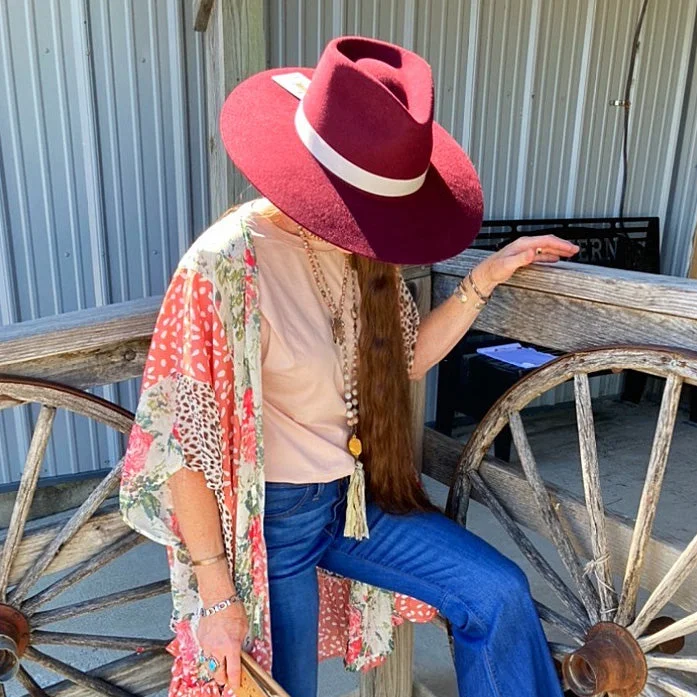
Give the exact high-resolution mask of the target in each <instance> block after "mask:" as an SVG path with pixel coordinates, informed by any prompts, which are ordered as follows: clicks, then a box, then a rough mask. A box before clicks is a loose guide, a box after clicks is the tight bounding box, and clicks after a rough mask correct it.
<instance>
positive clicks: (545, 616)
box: [535, 600, 586, 644]
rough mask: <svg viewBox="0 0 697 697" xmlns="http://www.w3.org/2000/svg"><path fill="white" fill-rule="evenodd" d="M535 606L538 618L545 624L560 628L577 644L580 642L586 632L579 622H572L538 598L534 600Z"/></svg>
mask: <svg viewBox="0 0 697 697" xmlns="http://www.w3.org/2000/svg"><path fill="white" fill-rule="evenodd" d="M535 608H536V609H537V614H538V615H539V616H540V619H541V620H542V621H543V622H546V623H547V624H550V625H552V626H553V627H556V628H557V629H559V630H561V631H562V632H564V634H566V635H567V636H570V637H571V638H572V639H575V640H576V641H577V642H578V643H579V644H580V643H582V638H583V636H584V635H585V633H586V632H585V630H584V628H583V627H582V626H581V625H580V624H578V623H577V622H574V620H571V619H569V618H568V617H565V616H564V615H562V614H560V613H559V612H557V611H556V610H552V608H550V607H547V606H546V605H545V604H544V603H541V602H539V601H538V600H536V601H535Z"/></svg>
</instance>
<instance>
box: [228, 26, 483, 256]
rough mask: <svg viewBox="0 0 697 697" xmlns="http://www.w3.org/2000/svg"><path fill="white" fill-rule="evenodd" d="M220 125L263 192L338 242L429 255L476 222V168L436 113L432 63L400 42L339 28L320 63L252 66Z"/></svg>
mask: <svg viewBox="0 0 697 697" xmlns="http://www.w3.org/2000/svg"><path fill="white" fill-rule="evenodd" d="M220 130H221V135H222V138H223V142H224V144H225V147H226V149H227V152H228V154H229V155H230V158H231V159H232V161H233V162H234V163H235V164H236V165H237V167H238V168H239V169H240V170H241V171H242V173H243V174H244V175H245V176H246V177H247V178H248V179H249V181H250V182H251V183H252V184H253V185H254V186H255V187H256V188H257V189H258V190H259V191H260V192H261V193H262V194H263V195H264V196H266V197H267V198H268V199H269V200H270V201H271V202H272V203H273V204H274V205H275V206H277V207H278V208H279V209H280V210H281V211H283V212H284V213H285V214H286V215H288V216H289V217H290V218H292V219H293V220H294V221H295V222H297V223H298V224H299V225H302V226H303V227H304V228H306V229H307V230H309V231H310V232H312V233H314V234H315V235H318V236H319V237H321V238H323V239H325V240H327V241H329V242H331V243H332V244H335V245H337V246H339V247H341V248H343V249H347V250H349V251H351V252H355V253H357V254H361V255H363V256H368V257H372V258H376V259H380V260H381V261H386V262H391V263H395V264H426V263H431V262H435V261H440V260H442V259H447V258H448V257H452V256H454V255H455V254H458V253H459V252H461V251H462V250H463V249H465V248H466V247H467V246H469V244H470V243H471V242H472V240H473V239H474V237H475V236H476V235H477V233H478V232H479V228H480V225H481V221H482V211H483V199H482V190H481V185H480V183H479V178H478V177H477V173H476V171H475V169H474V167H473V166H472V163H471V162H470V159H469V157H467V155H466V154H465V152H463V150H462V148H460V146H459V145H458V144H457V142H456V141H455V139H454V138H452V137H451V136H450V135H449V134H448V133H447V132H446V131H445V130H444V129H443V128H442V127H441V126H439V125H438V124H437V123H434V121H433V78H432V75H431V68H430V66H429V65H428V63H427V62H426V61H425V60H424V59H423V58H421V57H420V56H418V55H417V54H415V53H412V52H411V51H407V50H406V49H404V48H401V47H399V46H395V45H393V44H388V43H384V42H382V41H376V40H374V39H366V38H362V37H341V38H338V39H334V40H332V41H331V42H330V43H329V44H328V45H327V47H326V48H325V50H324V52H323V53H322V56H321V58H320V60H319V63H318V64H317V67H316V68H315V69H314V70H311V69H307V68H281V69H276V70H267V71H264V72H261V73H257V74H256V75H254V76H252V77H250V78H248V79H247V80H245V81H244V82H242V83H241V84H240V85H239V86H238V87H236V88H235V89H234V90H233V91H232V93H231V94H230V95H229V96H228V98H227V100H226V101H225V104H224V106H223V110H222V113H221V116H220Z"/></svg>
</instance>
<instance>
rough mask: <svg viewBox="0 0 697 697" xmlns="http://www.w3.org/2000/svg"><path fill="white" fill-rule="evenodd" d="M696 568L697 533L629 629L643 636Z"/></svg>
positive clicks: (636, 634) (634, 633) (635, 634)
mask: <svg viewBox="0 0 697 697" xmlns="http://www.w3.org/2000/svg"><path fill="white" fill-rule="evenodd" d="M695 568H697V535H695V536H694V537H693V538H692V541H691V542H690V544H689V545H687V547H685V549H684V550H683V552H682V554H681V555H680V556H679V557H678V558H677V559H676V560H675V563H674V564H673V565H672V566H671V567H670V569H669V570H668V573H666V575H665V576H664V577H663V578H662V579H661V581H660V583H659V584H658V585H657V586H656V588H654V590H653V592H652V593H651V595H650V596H649V599H648V600H647V601H646V603H645V604H644V606H643V607H642V608H641V610H640V611H639V614H638V615H637V617H636V619H635V620H634V622H633V623H632V624H631V625H630V626H629V631H630V632H631V633H632V634H633V635H634V636H635V637H637V636H641V635H642V634H643V633H644V632H645V631H646V628H647V627H648V626H649V623H650V622H651V620H653V619H654V618H655V617H656V615H657V614H658V613H659V612H660V611H661V610H662V609H663V607H664V606H665V605H666V604H667V603H668V602H669V601H670V599H671V598H672V597H673V595H674V594H675V592H676V591H677V590H678V588H680V586H682V584H683V583H684V582H685V581H686V580H687V578H688V577H689V576H690V574H691V573H692V572H693V571H694V570H695Z"/></svg>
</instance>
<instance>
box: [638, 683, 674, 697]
mask: <svg viewBox="0 0 697 697" xmlns="http://www.w3.org/2000/svg"><path fill="white" fill-rule="evenodd" d="M667 694H668V693H667V692H664V691H663V690H661V689H659V688H658V687H656V686H655V685H648V684H647V685H644V689H643V690H642V691H641V697H666V695H667Z"/></svg>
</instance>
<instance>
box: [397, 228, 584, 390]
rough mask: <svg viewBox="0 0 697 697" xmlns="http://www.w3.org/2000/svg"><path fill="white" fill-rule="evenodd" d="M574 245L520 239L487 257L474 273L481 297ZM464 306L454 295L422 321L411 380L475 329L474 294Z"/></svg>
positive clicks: (544, 239) (549, 237)
mask: <svg viewBox="0 0 697 697" xmlns="http://www.w3.org/2000/svg"><path fill="white" fill-rule="evenodd" d="M578 249H579V248H578V247H577V246H576V245H575V244H572V243H571V242H568V241H566V240H562V239H560V238H558V237H555V236H554V235H542V236H537V237H521V238H519V239H517V240H515V241H513V242H511V243H510V244H508V245H506V246H505V247H504V248H503V249H501V250H499V251H498V252H496V253H495V254H492V255H491V256H489V257H487V258H486V259H485V260H484V261H483V262H481V263H480V264H478V265H477V266H476V267H475V268H474V269H473V270H472V277H473V278H474V282H475V283H476V285H477V288H478V289H479V290H480V291H481V292H482V294H484V295H486V296H488V295H491V293H493V291H494V289H495V288H496V286H498V285H499V284H500V283H503V282H504V281H507V280H508V279H509V278H510V277H511V276H512V275H513V274H514V273H515V272H516V271H517V270H518V269H519V268H520V267H521V266H527V265H528V264H531V263H532V262H533V261H541V262H547V263H550V262H551V263H554V262H556V261H559V259H560V258H562V257H571V256H573V255H574V254H576V253H577V252H578ZM469 295H470V296H471V297H470V298H469V300H468V301H467V302H465V303H463V302H461V301H460V299H459V298H457V297H456V296H453V297H451V298H448V300H446V301H445V302H444V303H442V304H441V305H439V306H438V307H437V308H436V309H435V310H433V311H432V312H430V313H429V314H428V315H427V316H426V317H424V319H422V320H421V325H420V327H419V336H418V338H417V340H416V347H415V349H414V363H413V366H412V370H411V373H410V376H409V377H410V378H411V379H412V380H420V379H421V378H423V377H424V375H426V373H427V372H428V370H429V369H430V368H432V367H433V366H434V365H436V364H437V363H438V362H439V361H441V360H442V359H443V358H445V356H446V355H447V354H448V353H449V351H450V350H451V349H452V348H453V346H455V344H457V342H458V341H459V340H460V339H461V338H462V337H463V335H464V334H465V332H467V330H468V329H469V328H470V327H471V326H472V324H473V323H474V320H475V319H476V318H477V315H478V314H479V310H477V304H478V298H477V297H476V294H475V293H473V292H472V293H470V294H469Z"/></svg>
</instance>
